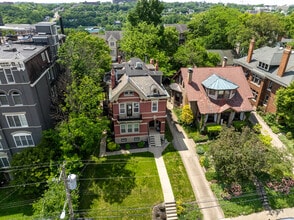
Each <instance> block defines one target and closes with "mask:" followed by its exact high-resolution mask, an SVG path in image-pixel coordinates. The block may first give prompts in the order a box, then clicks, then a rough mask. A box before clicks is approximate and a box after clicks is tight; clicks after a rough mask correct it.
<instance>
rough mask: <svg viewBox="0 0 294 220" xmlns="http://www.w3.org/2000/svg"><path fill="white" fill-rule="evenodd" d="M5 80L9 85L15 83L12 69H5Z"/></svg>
mask: <svg viewBox="0 0 294 220" xmlns="http://www.w3.org/2000/svg"><path fill="white" fill-rule="evenodd" d="M4 74H5V78H6V81H7V83H8V84H11V83H15V81H14V76H13V73H12V70H11V69H4Z"/></svg>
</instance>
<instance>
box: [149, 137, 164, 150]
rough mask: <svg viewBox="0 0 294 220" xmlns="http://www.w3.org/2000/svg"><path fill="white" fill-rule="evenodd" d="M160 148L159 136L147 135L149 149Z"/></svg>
mask: <svg viewBox="0 0 294 220" xmlns="http://www.w3.org/2000/svg"><path fill="white" fill-rule="evenodd" d="M160 146H161V140H160V135H158V134H151V135H149V147H160Z"/></svg>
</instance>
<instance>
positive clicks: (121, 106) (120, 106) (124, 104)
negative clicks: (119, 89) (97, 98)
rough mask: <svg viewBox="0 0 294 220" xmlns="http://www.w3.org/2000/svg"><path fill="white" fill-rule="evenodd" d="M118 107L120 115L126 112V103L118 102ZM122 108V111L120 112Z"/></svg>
mask: <svg viewBox="0 0 294 220" xmlns="http://www.w3.org/2000/svg"><path fill="white" fill-rule="evenodd" d="M118 107H119V114H120V115H125V114H126V103H119V104H118ZM122 110H123V111H124V112H122Z"/></svg>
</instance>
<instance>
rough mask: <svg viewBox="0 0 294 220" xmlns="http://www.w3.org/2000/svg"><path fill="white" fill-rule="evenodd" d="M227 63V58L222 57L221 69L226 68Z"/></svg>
mask: <svg viewBox="0 0 294 220" xmlns="http://www.w3.org/2000/svg"><path fill="white" fill-rule="evenodd" d="M227 62H228V58H227V57H224V58H223V63H222V67H226V66H227Z"/></svg>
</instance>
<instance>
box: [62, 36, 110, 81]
mask: <svg viewBox="0 0 294 220" xmlns="http://www.w3.org/2000/svg"><path fill="white" fill-rule="evenodd" d="M58 54H59V62H60V63H61V64H63V65H64V66H66V67H67V68H68V69H69V71H70V74H71V78H75V80H76V82H77V83H78V80H79V79H80V78H82V76H85V75H88V76H91V77H94V78H98V79H99V80H101V79H102V77H103V75H104V73H105V72H107V71H109V70H110V65H111V57H110V49H109V47H108V46H107V45H106V43H105V42H104V40H103V39H101V38H98V37H95V36H93V35H90V34H88V33H86V32H71V33H70V34H69V36H67V38H66V41H65V43H64V44H62V46H61V47H60V49H59V51H58Z"/></svg>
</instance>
